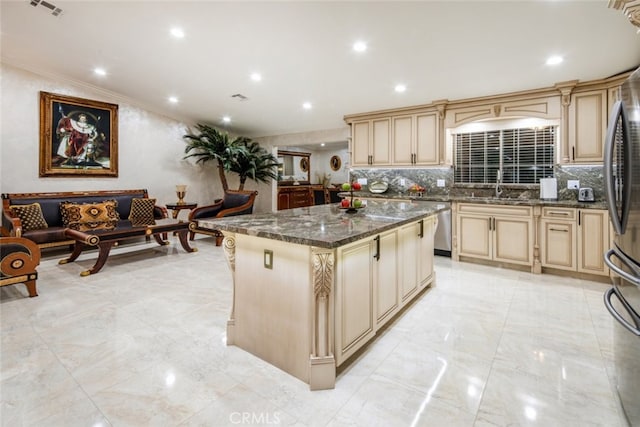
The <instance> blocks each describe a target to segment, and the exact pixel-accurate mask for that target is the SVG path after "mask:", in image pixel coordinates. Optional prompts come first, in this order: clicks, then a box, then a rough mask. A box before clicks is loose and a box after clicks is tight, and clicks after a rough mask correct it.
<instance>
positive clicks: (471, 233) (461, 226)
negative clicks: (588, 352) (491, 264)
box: [456, 203, 533, 266]
mask: <svg viewBox="0 0 640 427" xmlns="http://www.w3.org/2000/svg"><path fill="white" fill-rule="evenodd" d="M456 240H457V242H456V243H457V244H456V248H457V255H456V257H460V256H462V257H469V258H478V259H484V260H488V261H499V262H506V263H511V264H520V265H527V266H532V265H533V216H532V209H531V207H529V206H506V205H485V204H473V203H460V204H458V207H457V215H456Z"/></svg>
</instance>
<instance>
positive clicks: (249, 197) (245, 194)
mask: <svg viewBox="0 0 640 427" xmlns="http://www.w3.org/2000/svg"><path fill="white" fill-rule="evenodd" d="M257 195H258V192H257V191H232V190H227V191H226V192H225V194H224V197H223V198H222V199H218V200H216V202H215V203H214V204H212V205H208V206H201V207H199V208H195V209H193V210H192V211H191V212H190V213H189V239H190V240H193V238H194V237H195V233H201V234H208V235H210V236H214V237H215V238H216V246H220V245H221V244H222V239H223V237H224V236H223V235H222V233H221V232H220V231H218V230H211V229H208V228H200V227H198V222H197V220H199V219H202V218H222V217H225V216H234V215H246V214H250V213H252V212H253V203H254V201H255V199H256V196H257Z"/></svg>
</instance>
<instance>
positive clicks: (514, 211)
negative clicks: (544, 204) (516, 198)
mask: <svg viewBox="0 0 640 427" xmlns="http://www.w3.org/2000/svg"><path fill="white" fill-rule="evenodd" d="M458 214H475V215H488V216H494V215H500V216H517V217H530V216H531V214H532V209H531V206H511V205H489V204H487V205H485V204H474V203H460V204H459V205H458Z"/></svg>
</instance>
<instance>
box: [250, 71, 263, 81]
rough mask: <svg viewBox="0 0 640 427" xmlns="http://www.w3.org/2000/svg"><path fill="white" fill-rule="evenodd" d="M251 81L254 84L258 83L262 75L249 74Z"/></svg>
mask: <svg viewBox="0 0 640 427" xmlns="http://www.w3.org/2000/svg"><path fill="white" fill-rule="evenodd" d="M251 80H253V81H254V82H259V81H260V80H262V75H261V74H260V73H251Z"/></svg>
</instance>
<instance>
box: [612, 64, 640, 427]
mask: <svg viewBox="0 0 640 427" xmlns="http://www.w3.org/2000/svg"><path fill="white" fill-rule="evenodd" d="M604 181H605V196H606V200H607V205H608V208H609V217H610V219H611V224H612V226H613V229H614V230H615V238H614V245H613V248H611V249H610V250H609V251H608V252H607V253H606V254H605V258H604V261H605V262H606V264H607V265H608V266H609V268H610V269H611V270H612V272H614V273H615V275H614V276H613V278H612V282H613V286H612V287H611V288H610V289H609V290H608V291H607V292H606V293H605V295H604V304H605V306H606V307H607V310H609V313H611V315H612V316H613V318H614V319H615V321H614V335H613V358H614V369H615V376H616V383H617V384H616V387H617V390H618V395H619V396H620V402H621V403H622V407H623V409H624V412H625V415H626V417H627V420H628V421H629V424H630V425H632V426H640V398H639V396H640V315H639V314H638V313H640V68H639V69H637V70H636V71H634V72H633V73H632V74H631V75H630V76H629V78H628V79H627V80H625V82H624V83H623V84H622V86H621V88H620V101H618V102H616V103H615V105H614V106H613V111H612V113H611V117H610V119H609V128H608V129H607V138H606V142H605V160H604ZM614 259H615V262H614Z"/></svg>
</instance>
